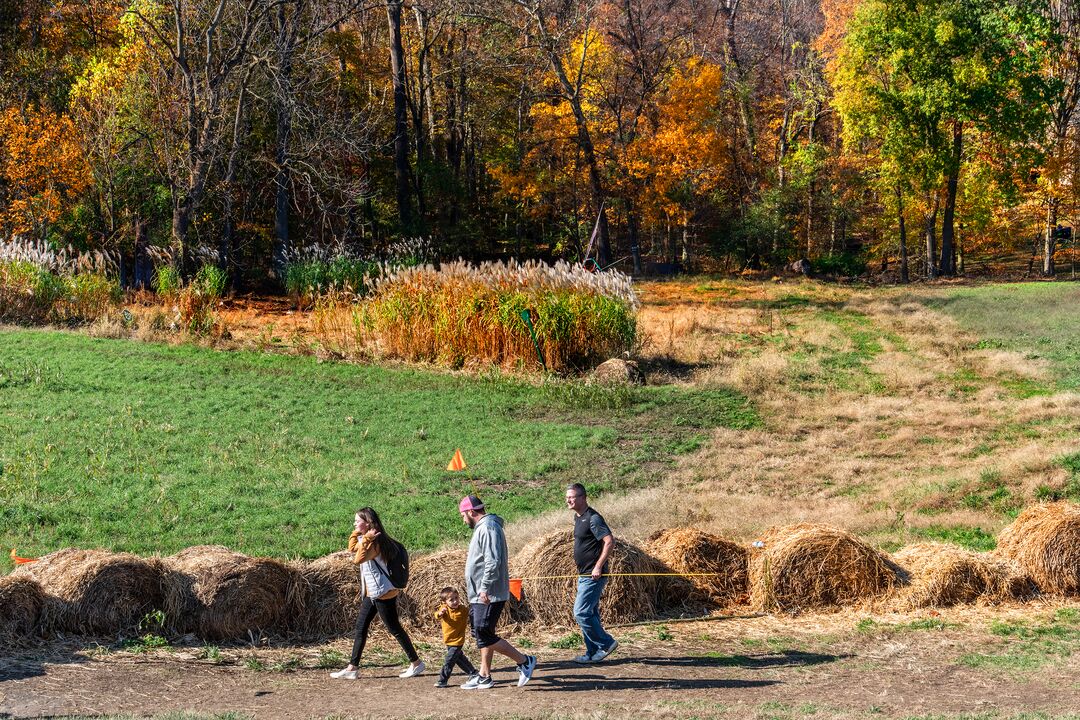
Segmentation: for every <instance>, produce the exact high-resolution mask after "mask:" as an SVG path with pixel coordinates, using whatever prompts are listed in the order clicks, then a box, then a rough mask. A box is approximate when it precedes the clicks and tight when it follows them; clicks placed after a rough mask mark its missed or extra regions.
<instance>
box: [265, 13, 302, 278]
mask: <svg viewBox="0 0 1080 720" xmlns="http://www.w3.org/2000/svg"><path fill="white" fill-rule="evenodd" d="M294 12H299V10H298V9H297V10H295V11H294ZM296 21H297V20H296V19H295V18H294V19H293V22H296ZM277 22H278V28H277V30H278V37H277V42H278V48H277V51H278V58H277V61H278V67H277V70H278V77H277V83H278V88H279V99H278V103H277V124H276V128H275V136H274V163H275V165H276V170H275V172H274V252H273V258H272V264H273V269H274V276H275V277H276V278H277V280H278V282H280V283H282V284H284V282H285V265H286V263H288V259H289V185H290V176H289V135H290V133H291V132H292V104H293V84H292V80H293V79H292V62H293V57H292V47H291V46H292V42H291V41H290V38H289V35H290V23H289V18H288V14H287V12H286V5H285V3H282V4H281V5H279V6H278V12H277Z"/></svg>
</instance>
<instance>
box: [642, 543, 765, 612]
mask: <svg viewBox="0 0 1080 720" xmlns="http://www.w3.org/2000/svg"><path fill="white" fill-rule="evenodd" d="M644 549H645V551H646V552H647V553H649V554H650V555H652V556H653V557H654V558H656V559H657V560H660V561H661V562H662V563H664V564H665V565H667V566H668V567H670V568H671V569H672V570H674V571H675V572H680V573H688V580H689V581H690V583H691V584H692V585H693V586H694V588H695V589H696V592H697V593H698V594H699V595H701V596H702V597H704V598H707V599H708V600H709V601H711V602H714V603H716V604H717V605H719V606H725V605H727V604H729V603H733V602H738V601H740V600H745V596H746V589H747V586H746V574H747V557H748V553H747V550H746V548H744V547H743V546H741V545H738V544H737V543H733V542H730V541H728V540H725V539H723V538H722V537H720V536H718V535H713V534H712V533H707V532H704V531H702V530H697V529H695V528H673V529H667V530H660V531H658V532H657V533H655V534H654V535H653V536H652V537H650V538H649V541H648V542H647V543H646V544H645V548H644ZM698 573H712V574H711V575H699V574H698Z"/></svg>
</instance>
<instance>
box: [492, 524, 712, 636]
mask: <svg viewBox="0 0 1080 720" xmlns="http://www.w3.org/2000/svg"><path fill="white" fill-rule="evenodd" d="M615 543H616V545H615V551H614V552H613V553H612V556H611V559H610V560H609V566H608V567H609V570H608V572H610V573H612V574H615V575H618V574H620V573H631V574H632V573H644V575H641V576H627V575H624V576H616V577H612V578H611V580H610V581H609V583H608V585H607V587H606V588H605V590H604V593H603V595H602V597H601V600H600V612H601V614H602V616H603V617H604V619H605V621H606V622H609V623H621V622H636V621H639V620H652V619H654V618H656V617H657V616H658V615H659V614H660V611H661V610H662V611H663V612H665V613H675V612H678V611H680V610H685V611H688V612H693V613H695V614H701V613H702V611H703V610H704V607H703V606H702V603H701V602H700V601H698V602H695V600H694V598H693V597H691V595H692V593H691V592H690V591H691V590H692V586H691V585H690V583H688V582H687V581H686V580H684V579H683V578H679V577H664V576H659V575H657V573H671V572H673V571H672V569H671V568H669V567H667V566H666V565H664V564H663V563H661V562H660V561H659V560H657V559H655V558H653V557H650V556H649V555H648V554H646V552H645V551H643V550H642V549H641V548H639V547H637V546H636V545H634V544H632V543H629V542H627V541H625V540H623V539H621V538H616V541H615ZM573 547H574V536H573V533H572V532H571V531H570V530H562V531H556V532H554V533H551V534H549V535H543V536H540V537H537V538H535V539H534V540H533V541H532V542H531V543H529V544H528V545H526V546H525V547H524V548H522V549H521V550H520V551H519V552H518V553H517V554H515V555H514V556H513V557H512V558H511V561H510V574H511V577H520V578H525V580H524V582H523V589H524V596H525V603H526V605H527V618H528V620H530V621H533V622H536V623H539V624H540V625H543V626H546V627H551V626H564V627H573V626H574V615H573V608H574V597H575V595H576V592H577V591H576V588H577V567H576V566H575V565H574V553H573ZM552 575H556V576H566V577H559V578H553V579H530V578H547V577H548V576H552Z"/></svg>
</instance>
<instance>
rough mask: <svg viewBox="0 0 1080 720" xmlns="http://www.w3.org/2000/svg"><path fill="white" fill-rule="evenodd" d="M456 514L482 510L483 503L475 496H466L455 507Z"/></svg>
mask: <svg viewBox="0 0 1080 720" xmlns="http://www.w3.org/2000/svg"><path fill="white" fill-rule="evenodd" d="M457 509H458V512H468V511H469V510H483V509H484V501H483V500H481V499H480V498H478V497H476V496H475V495H466V496H465V497H463V498H461V502H459V503H458V506H457Z"/></svg>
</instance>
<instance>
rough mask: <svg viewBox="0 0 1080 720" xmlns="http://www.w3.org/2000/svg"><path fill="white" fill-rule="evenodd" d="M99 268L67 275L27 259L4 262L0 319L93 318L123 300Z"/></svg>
mask: <svg viewBox="0 0 1080 720" xmlns="http://www.w3.org/2000/svg"><path fill="white" fill-rule="evenodd" d="M120 297H121V293H120V286H119V285H118V284H117V283H116V281H114V280H111V279H109V278H108V277H106V276H105V275H103V274H101V273H99V272H85V273H76V274H73V275H64V274H60V273H57V272H54V271H52V270H48V269H46V268H43V267H40V266H38V265H35V264H34V263H32V262H29V261H26V260H10V261H3V262H0V320H4V321H7V322H15V323H20V324H24V325H41V324H44V323H48V322H58V323H69V324H71V323H88V322H93V321H94V320H96V319H98V318H99V317H101V316H102V315H104V314H105V313H107V312H108V311H109V310H110V309H111V308H112V307H114V306H115V305H116V304H117V303H118V302H120Z"/></svg>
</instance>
